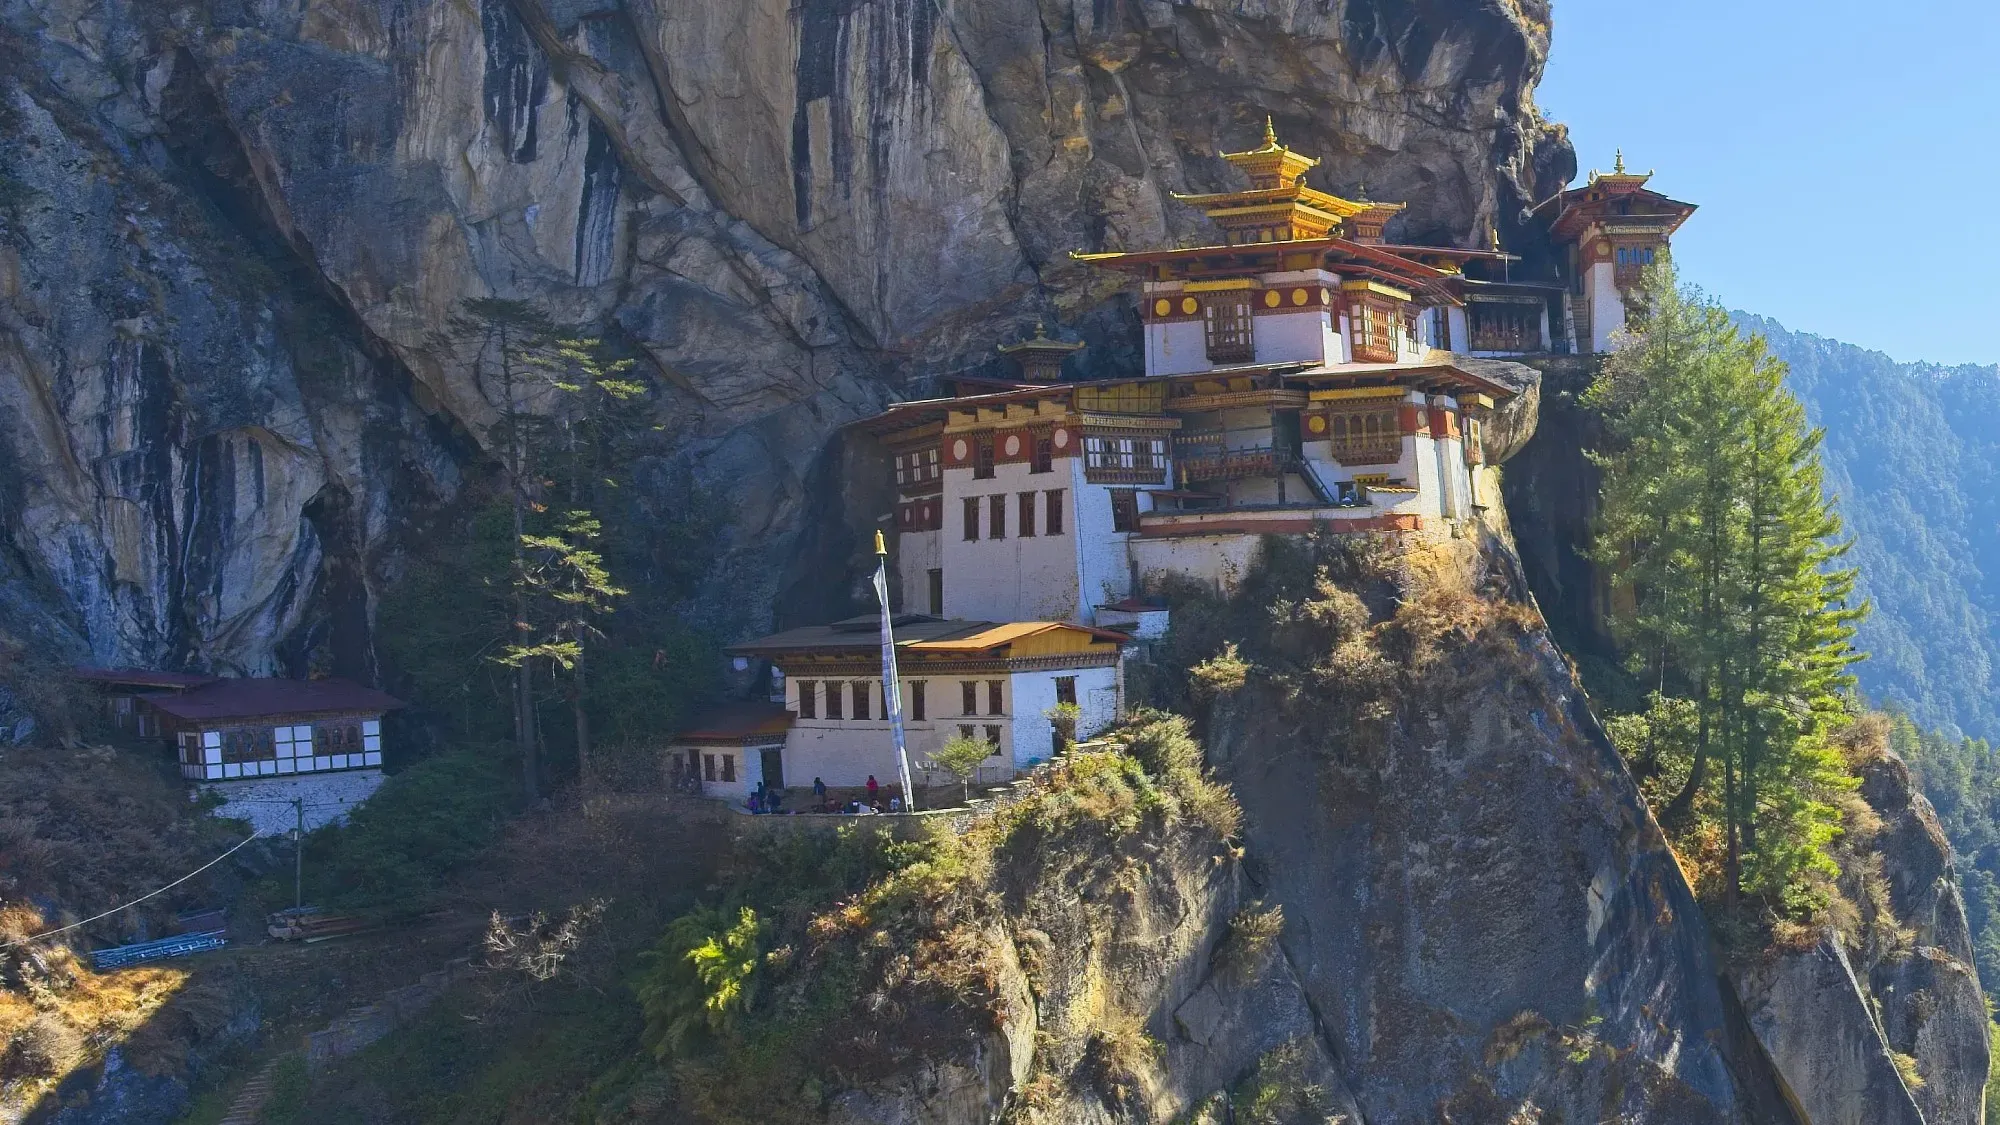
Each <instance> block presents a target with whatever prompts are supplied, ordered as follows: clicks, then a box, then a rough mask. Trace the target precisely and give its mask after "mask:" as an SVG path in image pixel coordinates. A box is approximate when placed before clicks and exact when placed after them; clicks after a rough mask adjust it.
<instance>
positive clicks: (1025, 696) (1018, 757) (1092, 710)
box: [1008, 667, 1118, 770]
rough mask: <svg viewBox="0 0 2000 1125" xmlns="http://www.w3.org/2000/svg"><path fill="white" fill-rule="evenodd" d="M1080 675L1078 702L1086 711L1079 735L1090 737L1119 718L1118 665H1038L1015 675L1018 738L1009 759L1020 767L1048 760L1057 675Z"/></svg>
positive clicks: (1016, 733)
mask: <svg viewBox="0 0 2000 1125" xmlns="http://www.w3.org/2000/svg"><path fill="white" fill-rule="evenodd" d="M1058 676H1075V677H1076V704H1077V708H1078V709H1079V710H1081V711H1082V712H1083V714H1082V716H1081V717H1080V718H1079V719H1078V720H1077V724H1076V736H1077V738H1078V739H1085V738H1089V737H1090V736H1091V735H1093V734H1096V733H1097V732H1099V731H1101V730H1103V729H1105V728H1106V727H1108V726H1110V725H1111V724H1112V723H1114V722H1117V721H1118V669H1117V668H1115V667H1111V668H1072V669H1060V670H1046V669H1038V670H1036V671H1033V672H1016V673H1014V675H1013V683H1012V684H1011V685H1010V686H1011V687H1012V689H1013V699H1014V742H1013V745H1012V747H1011V754H1010V756H1009V759H1008V760H1009V761H1012V762H1013V763H1014V768H1015V769H1017V770H1025V769H1028V768H1029V767H1031V766H1032V765H1033V764H1034V763H1035V761H1036V760H1037V759H1039V760H1042V761H1046V760H1048V757H1049V753H1050V751H1051V750H1052V749H1053V748H1054V745H1055V743H1054V735H1055V724H1054V723H1053V722H1052V721H1050V719H1049V716H1048V712H1049V710H1050V709H1051V708H1053V707H1054V706H1055V705H1056V678H1057V677H1058Z"/></svg>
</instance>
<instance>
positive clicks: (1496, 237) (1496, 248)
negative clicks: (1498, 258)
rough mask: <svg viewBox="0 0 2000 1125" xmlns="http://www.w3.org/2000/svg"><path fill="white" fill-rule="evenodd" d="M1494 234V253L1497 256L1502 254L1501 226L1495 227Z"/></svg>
mask: <svg viewBox="0 0 2000 1125" xmlns="http://www.w3.org/2000/svg"><path fill="white" fill-rule="evenodd" d="M1492 234H1493V252H1494V253H1495V254H1498V253H1500V252H1501V250H1500V228H1499V226H1498V225H1495V226H1494V227H1493V228H1492Z"/></svg>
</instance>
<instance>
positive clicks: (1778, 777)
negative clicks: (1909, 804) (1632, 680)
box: [1588, 263, 1865, 906]
mask: <svg viewBox="0 0 2000 1125" xmlns="http://www.w3.org/2000/svg"><path fill="white" fill-rule="evenodd" d="M1637 306H1638V307H1636V308H1635V309H1634V316H1633V331H1632V333H1631V338H1630V339H1629V340H1628V341H1627V342H1626V343H1625V345H1624V346H1623V347H1621V348H1620V349H1619V350H1618V351H1617V352H1616V353H1615V354H1614V355H1613V356H1612V357H1611V359H1610V360H1609V361H1607V363H1606V366H1605V371H1604V375H1603V377H1602V378H1601V379H1600V380H1599V381H1598V383H1597V385H1596V386H1594V387H1593V388H1592V390H1591V392H1590V396H1589V399H1588V401H1589V403H1590V404H1591V405H1593V406H1595V407H1596V408H1597V409H1599V410H1600V411H1602V413H1603V414H1604V416H1605V419H1606V422H1607V426H1608V429H1609V432H1610V434H1611V438H1612V441H1611V443H1610V445H1611V448H1610V451H1609V452H1608V453H1606V454H1604V455H1602V456H1601V458H1600V465H1601V467H1602V469H1603V470H1604V496H1603V511H1602V514H1601V522H1600V526H1599V533H1598V545H1599V560H1600V562H1602V563H1603V564H1604V565H1606V566H1607V568H1608V569H1609V570H1610V571H1611V572H1612V574H1613V576H1614V577H1613V582H1614V589H1615V593H1616V595H1617V597H1616V604H1617V606H1618V609H1617V610H1616V612H1615V615H1614V622H1613V624H1614V627H1615V628H1616V629H1617V630H1618V632H1619V633H1620V635H1621V639H1622V642H1623V644H1624V647H1625V648H1626V650H1627V652H1628V653H1630V654H1631V658H1632V662H1633V664H1634V665H1635V668H1636V670H1637V671H1638V672H1639V673H1640V674H1641V675H1642V676H1643V677H1644V678H1645V681H1646V682H1647V683H1648V684H1649V685H1651V686H1654V687H1656V688H1657V691H1658V693H1659V695H1660V696H1661V697H1662V698H1677V699H1681V700H1685V701H1687V703H1688V704H1689V705H1690V706H1691V708H1692V712H1693V720H1694V721H1693V730H1692V733H1691V735H1690V739H1689V741H1690V743H1691V745H1690V754H1689V760H1688V764H1687V772H1686V775H1685V777H1684V778H1682V779H1680V780H1679V784H1678V786H1677V787H1676V788H1675V789H1674V791H1673V794H1672V796H1671V798H1670V799H1669V800H1668V801H1667V802H1666V804H1665V807H1664V808H1663V809H1662V811H1661V819H1662V820H1663V821H1664V822H1665V823H1666V824H1667V825H1668V826H1669V827H1670V828H1674V829H1676V830H1680V831H1686V830H1688V829H1689V828H1690V827H1691V826H1692V824H1693V822H1694V821H1695V820H1696V819H1697V818H1698V817H1700V816H1703V815H1710V814H1711V812H1710V811H1711V810H1712V815H1715V816H1719V818H1720V821H1721V828H1722V831H1723V834H1724V857H1723V866H1724V872H1725V876H1726V889H1727V893H1728V894H1729V896H1730V897H1731V898H1732V899H1733V898H1734V897H1735V895H1736V893H1737V892H1738V891H1748V892H1750V893H1753V894H1758V895H1761V896H1764V897H1766V898H1767V900H1769V901H1772V902H1774V903H1778V904H1788V905H1800V906H1802V905H1805V904H1804V903H1803V902H1793V901H1792V896H1793V895H1794V894H1795V892H1796V888H1795V886H1794V883H1795V880H1796V877H1797V876H1798V875H1799V874H1800V873H1802V872H1805V871H1808V870H1819V871H1828V870H1830V864H1831V861H1830V860H1828V859H1827V858H1826V856H1825V853H1824V846H1825V844H1826V843H1827V842H1828V841H1829V840H1830V839H1831V838H1832V836H1833V835H1834V833H1835V832H1836V830H1837V824H1838V820H1837V817H1836V815H1835V813H1834V810H1833V807H1832V805H1831V804H1830V799H1831V798H1832V796H1833V795H1834V794H1836V793H1837V792H1838V791H1839V790H1840V789H1841V788H1842V787H1843V786H1845V785H1848V784H1851V782H1849V781H1848V780H1847V779H1846V776H1845V773H1844V770H1843V769H1842V765H1841V762H1840V759H1839V756H1838V755H1837V753H1835V751H1834V750H1833V749H1832V748H1831V746H1830V744H1829V742H1828V738H1827V736H1828V734H1829V733H1830V732H1831V730H1832V729H1833V728H1835V727H1837V726H1838V725H1840V724H1842V723H1844V722H1845V721H1846V715H1847V711H1846V703H1845V693H1846V692H1847V691H1848V690H1849V689H1850V688H1851V687H1852V678H1851V677H1850V676H1849V675H1848V666H1849V665H1851V664H1852V663H1853V662H1854V661H1855V660H1857V659H1859V657H1858V655H1857V654H1856V653H1855V652H1854V650H1853V647H1852V639H1853V635H1854V623H1855V621H1856V620H1857V619H1858V618H1859V617H1860V615H1861V614H1862V613H1863V612H1864V611H1865V607H1852V606H1850V605H1849V604H1848V603H1849V601H1850V599H1851V597H1852V594H1853V591H1854V572H1853V571H1852V570H1851V569H1842V568H1840V567H1839V566H1838V563H1839V560H1840V558H1841V556H1842V554H1843V553H1844V552H1845V551H1846V544H1845V543H1844V542H1841V541H1840V540H1839V538H1838V537H1839V535H1840V520H1839V517H1838V516H1837V515H1836V514H1835V512H1834V509H1833V506H1832V504H1831V503H1830V502H1829V501H1828V500H1827V498H1826V497H1825V495H1824V493H1823V491H1822V472H1821V468H1820V462H1819V442H1820V434H1819V432H1818V431H1817V430H1814V429H1812V428H1811V427H1810V426H1808V425H1807V423H1806V421H1805V416H1804V412H1803V410H1802V409H1801V408H1800V406H1799V404H1798V402H1797V400H1796V399H1794V398H1793V397H1792V396H1791V395H1790V393H1789V392H1787V391H1786V390H1785V388H1784V385H1783V380H1784V375H1785V369H1784V365H1783V364H1781V363H1779V362H1777V361H1776V360H1774V359H1773V358H1772V357H1771V356H1770V355H1769V354H1768V353H1767V351H1766V350H1765V347H1764V343H1763V341H1762V340H1761V339H1758V338H1756V337H1745V336H1742V335H1741V334H1739V333H1738V332H1737V331H1736V329H1735V328H1734V327H1733V326H1732V325H1731V323H1730V321H1729V317H1728V314H1727V313H1726V312H1725V311H1724V310H1723V309H1721V308H1720V307H1719V306H1717V305H1715V304H1714V303H1712V302H1710V301H1707V300H1705V299H1703V298H1702V297H1701V296H1700V294H1698V293H1695V292H1693V291H1688V290H1683V289H1682V288H1681V287H1680V285H1679V283H1678V279H1677V278H1676V276H1675V274H1674V272H1673V267H1672V264H1671V263H1663V264H1661V265H1660V266H1657V267H1655V269H1654V270H1653V271H1652V272H1650V273H1649V275H1648V277H1647V280H1646V284H1645V286H1644V287H1643V290H1642V294H1641V297H1640V299H1639V300H1638V302H1637ZM1718 774H1719V775H1720V776H1719V777H1718V776H1717V775H1718Z"/></svg>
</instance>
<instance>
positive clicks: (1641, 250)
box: [1617, 246, 1653, 266]
mask: <svg viewBox="0 0 2000 1125" xmlns="http://www.w3.org/2000/svg"><path fill="white" fill-rule="evenodd" d="M1617 264H1618V265H1621V266H1650V265H1652V264H1653V248H1652V247H1651V246H1620V247H1619V248H1618V251H1617Z"/></svg>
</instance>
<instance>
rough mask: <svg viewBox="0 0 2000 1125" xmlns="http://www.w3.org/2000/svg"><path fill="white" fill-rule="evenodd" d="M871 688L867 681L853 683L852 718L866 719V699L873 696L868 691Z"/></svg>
mask: <svg viewBox="0 0 2000 1125" xmlns="http://www.w3.org/2000/svg"><path fill="white" fill-rule="evenodd" d="M872 686H873V685H872V684H871V683H870V682H869V681H867V680H855V681H854V684H853V687H854V717H855V718H857V719H865V718H867V717H868V697H869V696H870V695H872V694H874V693H873V692H871V691H869V688H870V687H872Z"/></svg>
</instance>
